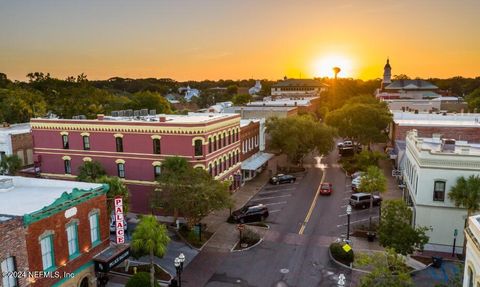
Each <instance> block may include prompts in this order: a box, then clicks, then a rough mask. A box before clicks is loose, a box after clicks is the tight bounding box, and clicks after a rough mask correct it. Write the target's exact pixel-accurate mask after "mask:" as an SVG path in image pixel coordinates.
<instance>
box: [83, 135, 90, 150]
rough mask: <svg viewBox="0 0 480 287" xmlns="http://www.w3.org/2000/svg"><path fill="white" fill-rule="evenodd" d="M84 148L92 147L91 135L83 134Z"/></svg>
mask: <svg viewBox="0 0 480 287" xmlns="http://www.w3.org/2000/svg"><path fill="white" fill-rule="evenodd" d="M83 149H84V150H89V149H90V137H89V136H83Z"/></svg>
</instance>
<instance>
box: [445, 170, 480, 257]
mask: <svg viewBox="0 0 480 287" xmlns="http://www.w3.org/2000/svg"><path fill="white" fill-rule="evenodd" d="M448 198H449V199H450V200H452V201H453V203H454V204H455V206H456V207H462V208H465V209H466V210H467V218H466V219H465V228H466V227H467V226H468V218H469V217H470V216H472V215H473V214H474V213H475V212H477V211H478V210H480V176H479V175H470V176H469V177H468V178H465V177H463V176H461V177H459V178H457V182H456V183H455V185H454V186H452V188H451V190H450V192H449V193H448ZM466 244H467V241H466V240H464V241H463V253H464V254H465V248H466Z"/></svg>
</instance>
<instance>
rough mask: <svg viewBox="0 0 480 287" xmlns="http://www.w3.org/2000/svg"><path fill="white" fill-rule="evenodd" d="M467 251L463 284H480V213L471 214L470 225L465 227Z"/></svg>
mask: <svg viewBox="0 0 480 287" xmlns="http://www.w3.org/2000/svg"><path fill="white" fill-rule="evenodd" d="M465 235H466V237H465V238H466V239H467V251H466V258H465V270H464V274H463V286H465V287H476V286H480V215H474V216H470V218H469V219H468V227H467V228H466V229H465Z"/></svg>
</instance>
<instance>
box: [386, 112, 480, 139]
mask: <svg viewBox="0 0 480 287" xmlns="http://www.w3.org/2000/svg"><path fill="white" fill-rule="evenodd" d="M479 120H480V114H431V113H414V112H393V122H392V124H391V125H390V135H389V136H390V140H391V142H392V145H394V143H395V141H396V140H400V141H404V140H405V138H406V136H407V133H408V131H410V130H413V129H415V130H417V132H418V136H419V137H430V138H431V137H434V136H435V135H439V136H441V137H443V138H452V139H457V140H462V141H468V142H472V143H480V121H479Z"/></svg>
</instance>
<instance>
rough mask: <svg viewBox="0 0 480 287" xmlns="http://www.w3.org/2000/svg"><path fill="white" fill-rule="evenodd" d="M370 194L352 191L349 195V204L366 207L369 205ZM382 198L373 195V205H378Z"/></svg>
mask: <svg viewBox="0 0 480 287" xmlns="http://www.w3.org/2000/svg"><path fill="white" fill-rule="evenodd" d="M371 197H372V195H371V194H370V193H363V192H359V193H354V194H352V196H351V197H350V205H351V206H352V207H354V208H367V207H369V206H370V199H371ZM381 202H382V198H381V197H380V196H378V195H373V205H380V203H381Z"/></svg>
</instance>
